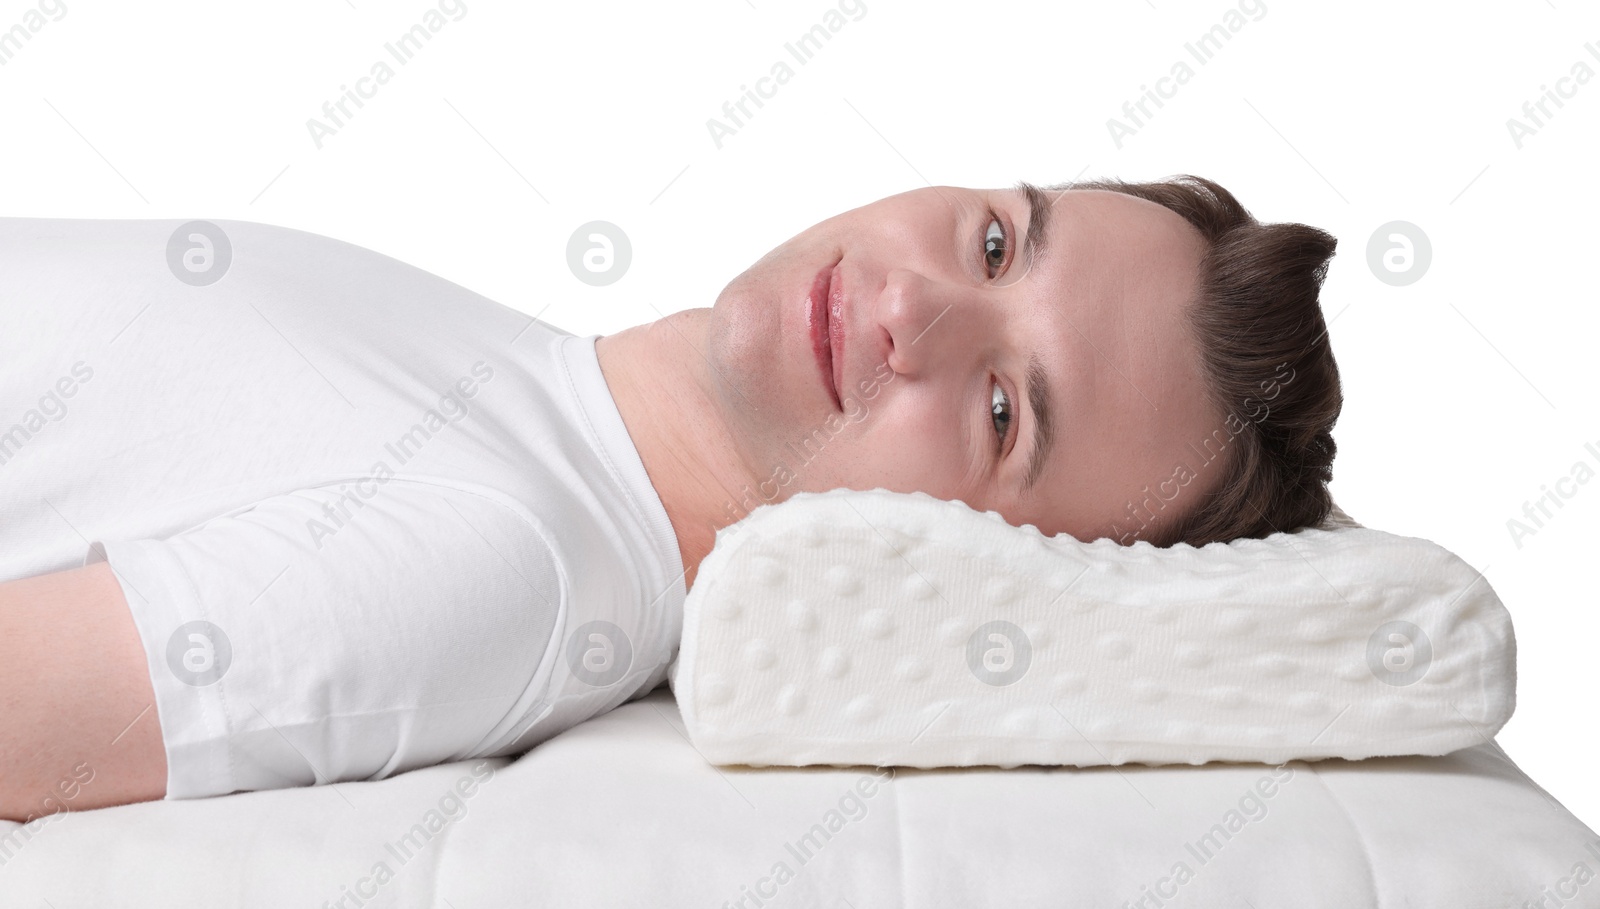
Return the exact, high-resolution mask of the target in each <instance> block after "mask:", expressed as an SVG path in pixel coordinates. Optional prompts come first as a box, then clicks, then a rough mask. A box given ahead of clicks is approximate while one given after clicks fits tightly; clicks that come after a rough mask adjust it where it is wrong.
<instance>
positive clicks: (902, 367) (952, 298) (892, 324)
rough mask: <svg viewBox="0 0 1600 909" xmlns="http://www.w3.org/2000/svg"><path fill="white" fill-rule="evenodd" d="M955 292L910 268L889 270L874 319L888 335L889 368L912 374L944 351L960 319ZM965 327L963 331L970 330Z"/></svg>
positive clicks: (952, 288)
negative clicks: (958, 317)
mask: <svg viewBox="0 0 1600 909" xmlns="http://www.w3.org/2000/svg"><path fill="white" fill-rule="evenodd" d="M959 296H960V295H959V293H958V292H957V289H956V288H954V287H952V286H950V285H948V284H946V283H943V282H940V281H938V280H936V279H932V278H929V277H927V276H925V275H923V274H921V273H919V272H917V271H914V270H911V269H905V268H900V269H893V270H891V271H890V272H889V273H888V275H887V276H886V278H885V281H884V286H883V293H882V294H881V295H879V297H878V302H877V311H876V316H875V317H876V319H877V321H878V324H879V325H881V326H882V327H883V329H884V331H886V332H887V333H888V335H889V339H890V347H891V349H890V351H889V358H888V359H889V368H890V369H893V370H894V371H895V372H896V373H899V374H900V375H907V376H909V375H915V374H916V373H917V372H918V371H919V370H921V369H924V368H926V365H927V364H928V363H930V362H932V361H933V360H935V359H936V358H938V357H939V356H940V355H941V354H943V353H945V352H947V351H948V350H949V349H950V347H951V345H952V343H955V342H957V341H959V340H960V339H958V338H956V337H955V334H956V332H955V330H954V329H955V328H956V325H957V323H958V322H961V321H963V320H960V319H957V318H954V317H955V316H957V315H959V314H960V313H959V312H958V310H959V309H960V299H959ZM973 328H975V326H971V325H968V326H967V327H966V329H964V330H968V331H970V330H972V329H973Z"/></svg>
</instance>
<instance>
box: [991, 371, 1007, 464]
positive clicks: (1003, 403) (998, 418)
mask: <svg viewBox="0 0 1600 909" xmlns="http://www.w3.org/2000/svg"><path fill="white" fill-rule="evenodd" d="M990 387H991V388H993V389H994V390H993V392H992V393H991V394H990V396H989V418H990V419H991V420H992V421H993V422H994V431H995V434H996V435H998V436H999V437H1000V441H999V442H997V443H995V444H996V447H997V448H998V449H999V450H1000V451H1001V452H1004V451H1005V447H1006V438H1007V436H1009V435H1010V433H1011V418H1012V413H1011V399H1010V398H1009V397H1007V396H1006V390H1005V389H1004V388H1001V387H1000V383H999V382H996V383H994V384H993V385H992V386H990Z"/></svg>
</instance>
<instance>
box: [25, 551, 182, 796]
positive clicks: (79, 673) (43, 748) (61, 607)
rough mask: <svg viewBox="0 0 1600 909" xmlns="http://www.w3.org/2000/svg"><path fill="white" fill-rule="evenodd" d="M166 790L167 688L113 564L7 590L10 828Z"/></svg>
mask: <svg viewBox="0 0 1600 909" xmlns="http://www.w3.org/2000/svg"><path fill="white" fill-rule="evenodd" d="M166 791H167V758H166V750H165V748H164V746H163V743H162V738H161V723H160V722H159V720H158V718H157V716H156V708H155V691H154V689H153V688H152V686H151V684H150V673H149V669H148V668H147V664H146V662H145V654H144V647H143V646H142V645H141V644H140V641H139V634H138V631H137V630H136V629H135V627H134V624H133V617H132V616H131V615H130V614H129V612H128V606H127V603H126V601H125V600H124V598H123V595H122V589H121V587H120V585H118V583H117V579H116V577H115V576H114V575H113V574H112V572H111V566H110V565H109V564H107V563H105V562H99V563H96V564H93V565H87V566H84V567H82V568H76V569H73V570H71V571H60V572H56V573H54V574H47V575H40V576H38V577H33V578H23V579H20V580H16V581H8V582H5V583H0V819H6V820H14V821H27V820H30V819H31V818H35V817H40V816H44V815H49V814H54V813H56V812H57V811H61V810H72V811H77V810H83V809H88V808H103V807H106V806H108V805H122V804H127V803H129V802H142V801H149V800H151V799H159V798H161V797H163V796H164V795H166Z"/></svg>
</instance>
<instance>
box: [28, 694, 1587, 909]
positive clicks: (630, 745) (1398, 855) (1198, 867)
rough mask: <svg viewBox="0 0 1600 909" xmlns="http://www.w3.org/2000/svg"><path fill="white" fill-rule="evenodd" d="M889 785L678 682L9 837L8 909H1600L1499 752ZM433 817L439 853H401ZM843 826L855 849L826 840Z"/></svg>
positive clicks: (427, 847) (431, 844)
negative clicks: (502, 742) (236, 789)
mask: <svg viewBox="0 0 1600 909" xmlns="http://www.w3.org/2000/svg"><path fill="white" fill-rule="evenodd" d="M474 768H477V774H478V777H482V778H483V779H481V780H480V779H478V778H476V777H475V776H474V772H473V771H474ZM884 776H885V777H886V776H887V773H886V772H884ZM878 779H879V777H878V776H877V775H876V774H875V772H874V770H873V769H872V768H865V767H862V768H847V769H824V768H783V769H778V768H772V769H764V770H757V769H750V768H717V767H713V766H712V765H711V764H709V763H708V762H706V761H705V760H704V759H703V758H702V757H701V756H700V755H699V754H697V753H696V752H695V751H694V750H693V749H692V748H691V747H690V745H689V744H688V740H687V738H686V737H685V734H684V727H683V724H682V721H681V719H680V717H679V714H678V711H677V709H676V706H675V704H674V702H673V699H672V697H671V695H670V694H669V693H668V692H667V691H666V690H665V689H658V690H657V691H655V692H653V693H651V694H650V695H649V696H647V697H646V698H644V699H642V700H639V701H635V702H632V703H629V704H626V705H624V706H623V707H621V708H619V709H617V710H615V711H613V712H611V713H609V714H605V715H603V716H601V717H599V718H597V719H594V720H591V721H589V722H586V723H584V724H582V725H581V726H579V727H577V728H575V729H573V730H570V731H568V732H566V733H564V734H562V735H560V736H557V737H556V738H554V739H551V740H550V741H548V742H545V743H544V744H542V745H540V746H538V747H537V748H535V749H534V750H533V751H531V752H529V753H528V754H526V755H524V756H522V757H521V758H518V759H516V760H507V759H494V760H490V761H487V762H483V764H482V766H479V764H477V763H458V764H448V765H443V766H438V767H430V768H426V769H423V770H417V771H413V772H410V773H405V774H401V775H399V776H396V777H393V778H391V779H388V780H384V781H381V782H374V783H344V784H339V785H336V786H318V787H311V788H303V789H293V790H280V791H266V792H252V793H241V794H236V795H230V796H223V797H219V798H210V799H197V800H192V801H163V802H153V803H147V804H141V805H130V806H124V807H119V808H108V809H102V810H98V811H88V812H82V813H77V814H69V815H65V816H61V817H59V818H58V819H56V820H53V821H50V822H48V823H45V824H44V825H42V827H41V828H40V829H39V831H38V832H37V834H36V835H35V836H33V837H32V838H31V839H27V838H25V837H23V836H22V835H21V833H20V831H19V830H18V829H17V825H15V824H9V823H6V824H0V862H3V864H0V906H5V907H14V906H15V907H35V906H37V907H54V909H71V907H95V909H101V907H108V906H130V907H139V906H150V907H162V909H167V907H171V906H176V905H184V906H188V905H194V906H202V905H203V906H207V907H215V906H261V907H272V909H285V907H307V909H311V907H320V906H324V905H328V906H340V905H343V906H346V907H361V909H369V907H446V909H480V907H481V909H488V907H504V906H524V905H526V906H552V907H577V906H604V907H624V906H639V907H680V906H683V907H688V906H703V907H707V909H712V907H720V906H724V905H726V906H741V905H742V906H745V907H751V909H755V907H762V909H767V907H784V906H794V907H800V906H824V907H847V906H853V907H856V909H880V907H892V906H907V907H946V906H959V907H963V909H978V907H987V906H994V907H1007V909H1012V907H1031V906H1038V907H1051V909H1073V907H1095V909H1116V907H1121V906H1124V905H1128V906H1132V907H1139V906H1145V907H1153V909H1155V907H1160V909H1164V907H1169V906H1172V907H1184V906H1189V907H1212V906H1216V907H1245V909H1248V907H1251V906H1253V907H1256V909H1296V907H1329V909H1335V907H1336V909H1358V907H1375V906H1377V907H1386V909H1387V907H1393V909H1430V907H1437V909H1479V907H1481V909H1491V907H1492V909H1502V907H1520V906H1522V905H1523V904H1524V902H1525V901H1528V900H1537V899H1539V898H1541V896H1545V897H1546V898H1547V899H1548V900H1549V901H1548V902H1547V903H1546V904H1545V905H1547V906H1550V907H1559V909H1572V907H1593V906H1600V880H1593V881H1591V882H1590V883H1588V884H1587V885H1578V884H1576V883H1575V882H1571V880H1570V879H1571V876H1572V875H1573V872H1574V867H1575V865H1576V864H1577V863H1579V862H1583V863H1586V865H1587V868H1588V869H1589V870H1590V872H1591V873H1592V872H1595V871H1596V870H1600V839H1597V837H1596V836H1595V834H1594V833H1593V832H1592V831H1590V830H1589V829H1588V828H1586V827H1585V826H1584V825H1583V824H1582V823H1580V822H1579V821H1578V820H1577V819H1576V818H1574V817H1573V816H1572V815H1571V814H1569V813H1568V812H1567V811H1566V810H1565V809H1564V808H1562V807H1561V806H1560V805H1559V804H1558V803H1556V802H1555V800H1554V799H1552V798H1550V797H1549V796H1548V795H1546V794H1545V793H1544V792H1543V790H1541V789H1539V788H1538V787H1537V786H1535V785H1533V784H1532V782H1531V781H1529V780H1528V779H1527V778H1526V777H1524V776H1523V775H1522V773H1521V771H1519V770H1518V769H1517V768H1516V767H1515V765H1513V764H1512V763H1511V761H1510V760H1509V759H1508V758H1506V757H1505V756H1504V755H1503V753H1501V752H1500V751H1499V749H1498V747H1497V746H1495V745H1493V744H1492V743H1488V742H1486V743H1483V744H1480V745H1477V746H1475V747H1472V748H1468V749H1466V750H1463V751H1459V752H1456V753H1454V754H1450V755H1447V756H1444V757H1409V758H1376V759H1372V760H1367V761H1359V762H1346V761H1342V760H1327V761H1319V762H1316V763H1310V764H1307V763H1298V762H1296V763H1290V764H1288V765H1285V766H1284V768H1283V769H1281V770H1277V771H1274V769H1273V768H1272V767H1270V766H1267V765H1264V764H1208V765H1205V766H1201V767H1189V766H1175V767H1143V766H1128V767H1120V768H1114V767H1098V768H1091V769H1075V768H1066V769H1047V768H1023V769H1016V770H999V769H991V768H974V769H948V770H898V771H896V772H895V773H894V774H893V777H892V778H888V779H884V781H882V782H878ZM91 785H92V784H91ZM858 787H860V788H858ZM867 789H870V790H871V795H870V796H864V795H862V792H863V791H865V790H867ZM468 791H470V792H471V795H470V796H466V795H464V793H466V792H468ZM1265 791H1270V792H1271V795H1270V797H1269V796H1264V795H1262V794H1261V793H1263V792H1265ZM852 793H855V795H854V797H853V798H852V795H851V794H852ZM1252 793H1255V795H1254V796H1253V797H1252ZM857 805H859V806H860V807H859V808H857V807H856V806H857ZM430 810H431V811H436V812H439V813H438V814H437V815H435V816H434V817H433V818H432V820H434V821H435V822H436V826H437V832H434V833H431V834H430V833H428V832H427V830H426V826H424V827H423V829H422V831H421V832H415V831H413V832H412V840H411V842H410V843H407V842H406V841H405V839H404V838H405V837H406V835H407V833H408V831H412V830H413V828H414V826H415V825H418V824H424V825H426V823H427V822H428V821H429V820H430V816H429V812H430ZM830 810H833V811H837V812H839V813H838V815H837V818H835V820H836V822H837V828H838V829H837V830H836V832H833V833H831V834H829V835H826V836H824V835H823V834H817V833H813V834H812V835H813V837H814V840H813V841H814V842H815V843H816V844H817V845H816V847H815V848H811V847H808V846H806V844H805V843H803V842H802V840H803V838H804V837H805V836H806V835H807V832H808V830H811V828H812V827H813V825H817V824H826V823H827V822H828V821H829V820H830V815H829V811H830ZM1230 811H1233V812H1235V814H1234V815H1230V814H1229V812H1230ZM446 813H448V814H450V815H453V817H446ZM1230 821H1232V822H1233V824H1234V827H1235V830H1234V831H1233V832H1231V833H1226V827H1227V824H1228V823H1229V822H1230ZM1215 825H1223V830H1224V832H1225V833H1226V835H1225V836H1224V835H1221V834H1218V833H1216V832H1214V831H1213V832H1211V834H1210V835H1211V837H1212V840H1211V842H1212V843H1215V844H1217V845H1216V846H1215V848H1213V847H1212V846H1211V845H1208V844H1207V842H1206V841H1205V839H1204V838H1205V837H1206V836H1207V835H1208V831H1212V830H1213V827H1214V826H1215ZM796 843H800V844H801V845H800V852H801V853H802V854H803V853H804V852H806V851H809V852H810V856H809V858H808V859H806V860H805V861H803V862H802V861H801V860H800V859H799V858H798V857H797V853H795V852H791V851H790V850H789V848H788V847H790V846H794V845H795V844H796ZM1197 844H1198V846H1199V850H1198V852H1196V851H1191V848H1192V847H1195V846H1196V845H1197ZM390 847H394V849H393V851H391V848H390ZM1207 854H1209V857H1206V858H1205V860H1204V861H1201V857H1205V856H1207ZM780 862H781V863H784V864H786V865H787V866H788V868H789V870H790V871H791V872H792V873H793V876H792V877H791V878H787V879H786V881H785V882H784V883H782V884H778V883H776V879H775V878H774V877H772V872H773V871H774V869H775V867H776V865H777V863H780ZM1178 863H1184V864H1186V865H1187V866H1188V868H1189V871H1190V872H1191V874H1192V876H1190V877H1189V878H1188V879H1187V880H1186V882H1185V883H1182V884H1177V883H1176V878H1174V877H1173V872H1174V871H1175V870H1176V866H1177V865H1178ZM380 865H382V866H384V867H383V868H380ZM384 868H386V869H387V872H388V875H387V876H386V875H385V874H384ZM380 878H385V879H386V882H385V883H382V884H379V883H378V880H379V879H380ZM1563 879H1568V880H1569V883H1568V884H1567V885H1565V889H1564V890H1560V891H1558V890H1556V889H1555V888H1558V887H1562V886H1563V885H1562V884H1561V883H1560V882H1561V881H1562V880H1563ZM363 880H365V881H366V883H365V884H363ZM763 881H765V882H763ZM741 888H743V889H741ZM756 888H761V889H760V891H759V892H761V893H765V894H770V895H762V896H761V897H760V902H756V901H755V900H754V899H752V898H749V896H747V894H756V893H758V891H757V889H756ZM1557 893H1561V894H1563V895H1562V897H1561V901H1560V902H1556V901H1554V900H1555V894H1557ZM1160 894H1171V895H1160ZM1158 895H1159V896H1158ZM341 897H343V898H344V902H343V903H342V904H341V903H340V899H341ZM741 897H745V900H744V902H743V903H740V902H739V900H740V899H741ZM1158 898H1159V902H1158V901H1156V900H1157V899H1158ZM1141 899H1143V900H1144V902H1143V903H1140V902H1139V900H1141ZM1535 905H1537V903H1535Z"/></svg>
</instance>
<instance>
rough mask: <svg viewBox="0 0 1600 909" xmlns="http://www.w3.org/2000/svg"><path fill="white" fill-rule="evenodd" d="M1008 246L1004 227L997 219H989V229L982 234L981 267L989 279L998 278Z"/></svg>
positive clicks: (1004, 262) (1004, 261)
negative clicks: (985, 270) (982, 266)
mask: <svg viewBox="0 0 1600 909" xmlns="http://www.w3.org/2000/svg"><path fill="white" fill-rule="evenodd" d="M1008 246H1009V244H1008V243H1007V241H1006V228H1005V225H1003V224H1001V223H1000V219H999V218H990V219H989V227H988V229H987V230H985V231H984V232H983V265H984V267H985V268H986V269H988V270H989V277H990V278H991V279H993V278H997V277H999V276H1000V269H1001V268H1003V267H1005V264H1006V250H1007V248H1008Z"/></svg>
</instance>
